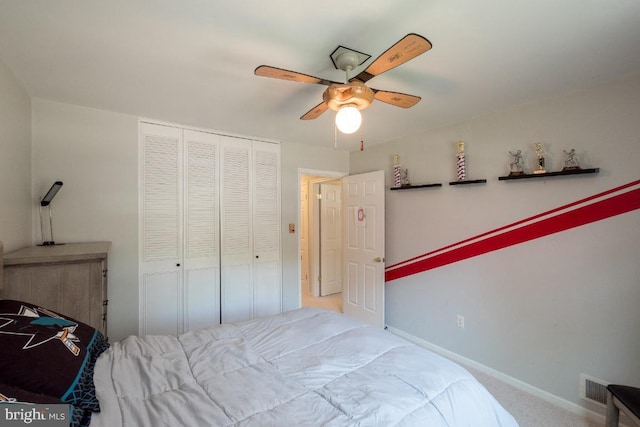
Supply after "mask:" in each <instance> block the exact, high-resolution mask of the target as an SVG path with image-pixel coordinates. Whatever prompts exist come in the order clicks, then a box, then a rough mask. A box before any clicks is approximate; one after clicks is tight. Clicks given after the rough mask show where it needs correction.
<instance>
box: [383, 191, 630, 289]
mask: <svg viewBox="0 0 640 427" xmlns="http://www.w3.org/2000/svg"><path fill="white" fill-rule="evenodd" d="M638 183H640V181H635V182H633V183H630V184H627V185H625V186H623V187H619V188H617V189H614V190H611V191H608V192H606V193H602V194H609V193H611V192H614V191H616V190H620V189H621V188H625V187H629V186H632V185H636V184H638ZM602 194H601V195H602ZM601 195H600V196H601ZM596 197H597V196H593V197H590V198H589V199H585V200H591V199H593V198H596ZM578 203H579V202H576V203H572V204H571V205H567V206H573V205H576V204H578ZM560 209H561V208H558V209H554V210H553V211H550V212H556V211H558V210H560ZM636 209H640V188H639V189H635V190H631V191H628V192H626V193H623V194H619V195H616V196H613V197H610V198H608V199H605V200H601V201H598V202H595V203H592V204H590V205H587V206H582V207H579V208H576V209H573V210H571V211H568V212H564V213H560V214H558V215H555V216H553V217H550V218H546V219H542V220H539V221H537V222H535V223H532V224H527V225H524V226H522V227H520V228H516V229H514V230H509V231H505V232H503V233H501V234H498V235H493V236H490V237H486V238H485V239H483V240H480V241H477V242H473V243H469V244H467V245H465V246H461V247H459V248H456V249H452V250H450V251H448V252H444V253H440V254H437V255H433V256H431V257H429V258H426V259H421V260H416V259H417V258H413V259H414V260H416V261H414V262H411V263H409V264H406V265H403V266H399V265H401V264H403V263H399V264H395V266H398V267H397V268H396V267H394V266H390V267H388V269H387V271H386V273H385V281H387V282H389V281H391V280H395V279H400V278H402V277H406V276H410V275H412V274H416V273H421V272H424V271H427V270H431V269H433V268H437V267H442V266H443V265H447V264H452V263H454V262H458V261H462V260H464V259H467V258H471V257H475V256H478V255H482V254H485V253H488V252H492V251H496V250H498V249H503V248H506V247H509V246H513V245H517V244H519V243H523V242H527V241H529V240H533V239H537V238H539V237H544V236H548V235H550V234H554V233H558V232H561V231H565V230H568V229H571V228H575V227H579V226H581V225H585V224H589V223H592V222H595V221H600V220H603V219H606V218H609V217H612V216H616V215H620V214H623V213H626V212H630V211H633V210H636ZM550 212H547V213H550ZM543 215H545V214H540V215H536V216H535V217H532V218H538V217H541V216H543ZM525 221H526V220H524V221H519V222H518V223H516V224H520V223H523V222H525ZM512 225H513V224H512ZM508 227H510V226H507V227H502V228H500V229H498V230H503V229H505V228H508ZM498 230H494V231H498ZM491 233H492V232H489V233H484V234H482V235H481V236H486V235H488V234H491ZM471 240H473V239H467V240H465V241H463V242H468V241H471ZM461 243H462V242H461ZM454 246H457V244H456V245H450V246H448V247H447V248H450V247H454ZM438 252H441V250H438V251H434V252H431V253H434V254H435V253H438ZM427 255H428V254H427ZM405 262H406V261H405Z"/></svg>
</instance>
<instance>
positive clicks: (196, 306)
mask: <svg viewBox="0 0 640 427" xmlns="http://www.w3.org/2000/svg"><path fill="white" fill-rule="evenodd" d="M219 138H220V137H219V136H218V135H215V134H212V133H205V132H196V131H192V130H185V131H184V147H185V152H184V170H185V174H184V251H183V252H184V256H183V261H184V263H183V271H184V276H183V285H184V286H183V293H184V296H183V300H184V330H185V331H190V330H195V329H200V328H204V327H207V326H211V325H217V324H219V323H220V251H219V247H220V242H219V236H220V227H219V215H218V212H219V209H220V206H219V192H218V186H219V181H220V176H219V174H220V166H219V165H220V150H219V148H220V141H219Z"/></svg>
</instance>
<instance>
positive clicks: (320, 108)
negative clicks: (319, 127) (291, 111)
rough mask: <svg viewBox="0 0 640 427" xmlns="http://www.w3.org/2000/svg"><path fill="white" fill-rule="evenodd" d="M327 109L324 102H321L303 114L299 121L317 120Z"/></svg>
mask: <svg viewBox="0 0 640 427" xmlns="http://www.w3.org/2000/svg"><path fill="white" fill-rule="evenodd" d="M327 109H329V106H328V105H327V104H326V103H325V102H321V103H320V104H318V105H316V106H315V107H313V108H312V109H311V110H309V111H307V112H306V113H304V115H303V116H302V117H300V120H313V119H317V118H318V117H319V116H320V114H322V113H324V112H325V111H327Z"/></svg>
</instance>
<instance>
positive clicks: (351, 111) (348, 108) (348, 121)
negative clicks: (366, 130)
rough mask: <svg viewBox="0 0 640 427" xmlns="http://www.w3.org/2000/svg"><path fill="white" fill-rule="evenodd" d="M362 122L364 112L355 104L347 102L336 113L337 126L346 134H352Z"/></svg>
mask: <svg viewBox="0 0 640 427" xmlns="http://www.w3.org/2000/svg"><path fill="white" fill-rule="evenodd" d="M361 124H362V114H360V110H358V109H357V108H356V106H355V105H353V104H346V105H343V106H342V107H340V109H339V110H338V112H337V114H336V127H337V128H338V130H339V131H340V132H342V133H345V134H347V135H348V134H352V133H354V132H355V131H357V130H358V129H360V125H361Z"/></svg>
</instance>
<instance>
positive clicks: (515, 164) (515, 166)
mask: <svg viewBox="0 0 640 427" xmlns="http://www.w3.org/2000/svg"><path fill="white" fill-rule="evenodd" d="M509 154H511V155H512V156H513V161H512V162H511V163H510V164H509V170H510V172H509V176H514V175H524V168H523V167H522V163H520V161H521V160H522V150H518V151H516V152H515V153H512V152H511V151H509Z"/></svg>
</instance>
